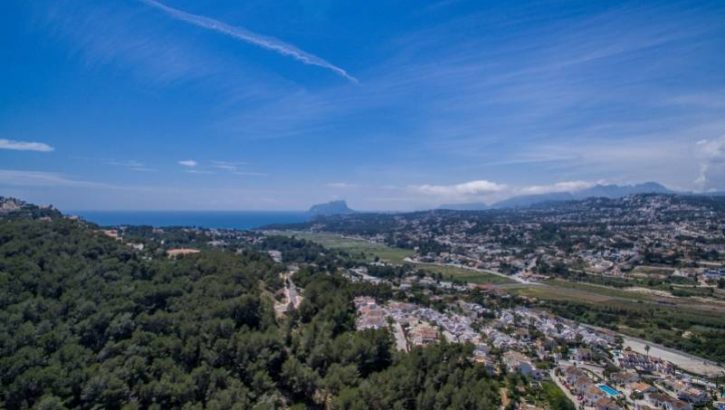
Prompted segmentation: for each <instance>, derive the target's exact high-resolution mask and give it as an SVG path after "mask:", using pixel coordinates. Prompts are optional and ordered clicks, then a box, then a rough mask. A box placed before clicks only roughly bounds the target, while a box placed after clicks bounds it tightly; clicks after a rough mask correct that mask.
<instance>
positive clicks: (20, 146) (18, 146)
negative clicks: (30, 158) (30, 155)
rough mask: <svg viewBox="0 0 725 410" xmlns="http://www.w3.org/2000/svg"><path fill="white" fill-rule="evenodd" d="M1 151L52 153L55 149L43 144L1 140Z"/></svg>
mask: <svg viewBox="0 0 725 410" xmlns="http://www.w3.org/2000/svg"><path fill="white" fill-rule="evenodd" d="M0 149H9V150H14V151H37V152H51V151H53V150H54V149H55V148H53V147H51V146H50V145H48V144H44V143H42V142H29V141H14V140H7V139H0Z"/></svg>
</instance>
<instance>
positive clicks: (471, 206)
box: [438, 202, 490, 211]
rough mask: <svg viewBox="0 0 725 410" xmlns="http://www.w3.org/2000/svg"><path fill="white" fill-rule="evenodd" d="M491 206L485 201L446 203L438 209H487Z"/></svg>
mask: <svg viewBox="0 0 725 410" xmlns="http://www.w3.org/2000/svg"><path fill="white" fill-rule="evenodd" d="M489 208H490V207H489V206H488V205H486V204H484V203H483V202H469V203H465V204H444V205H441V206H439V207H438V209H446V210H449V211H485V210H486V209H489Z"/></svg>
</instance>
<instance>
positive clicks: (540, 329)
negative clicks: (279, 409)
mask: <svg viewBox="0 0 725 410" xmlns="http://www.w3.org/2000/svg"><path fill="white" fill-rule="evenodd" d="M355 306H356V309H357V312H358V314H359V317H358V320H357V328H358V330H364V329H370V328H372V329H381V328H385V329H390V331H391V332H392V333H393V335H394V337H395V343H396V347H397V348H398V349H399V350H404V351H407V350H409V349H412V348H415V347H420V346H426V345H429V344H433V343H439V342H445V343H470V344H473V345H474V350H473V354H472V357H471V360H472V361H474V362H476V363H479V364H481V365H483V366H485V367H486V369H487V371H489V372H490V373H491V374H499V373H502V372H506V373H519V374H521V375H523V376H525V377H528V378H531V379H532V380H534V381H537V380H543V379H546V380H551V381H553V382H555V383H556V384H557V385H558V386H559V387H560V388H561V389H562V390H563V391H564V392H566V394H567V396H568V397H569V399H570V400H571V401H572V402H573V403H575V404H576V405H577V408H579V409H596V410H617V409H636V410H650V409H663V410H692V409H693V408H695V407H701V406H703V405H705V404H708V403H711V402H712V403H713V406H714V407H715V408H717V409H720V410H721V409H723V408H725V402H724V401H718V400H715V401H713V397H718V396H717V394H718V391H717V388H718V386H717V385H716V384H715V383H713V382H712V381H709V380H708V379H707V378H704V377H702V376H699V375H696V374H690V373H687V372H684V371H682V370H681V369H678V368H677V367H676V366H674V365H673V364H672V363H670V362H668V361H666V360H662V359H659V358H657V357H654V356H650V355H648V354H646V353H645V354H641V353H637V352H635V351H632V350H631V349H630V348H626V347H623V343H622V338H621V337H620V336H619V335H617V334H615V333H613V332H610V331H603V330H595V329H592V328H590V327H586V326H582V325H580V324H577V323H576V322H573V321H570V320H565V319H562V318H560V317H556V316H554V315H551V314H549V313H546V312H543V311H537V310H533V309H528V308H511V309H500V310H497V311H494V310H491V309H489V308H487V307H485V306H482V305H479V304H475V303H469V302H463V301H461V300H459V301H457V302H456V303H453V304H450V305H448V306H447V307H446V309H445V311H443V312H440V311H437V310H434V309H431V308H427V307H422V306H419V305H416V304H412V303H405V302H398V301H388V302H386V303H382V304H381V303H378V302H377V301H376V300H375V299H374V298H372V297H358V298H356V299H355ZM526 408H527V409H531V408H532V406H531V405H528V406H526Z"/></svg>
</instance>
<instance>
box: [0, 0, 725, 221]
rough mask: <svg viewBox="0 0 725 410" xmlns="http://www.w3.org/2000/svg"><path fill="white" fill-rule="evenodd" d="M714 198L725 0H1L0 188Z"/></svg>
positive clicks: (218, 200)
mask: <svg viewBox="0 0 725 410" xmlns="http://www.w3.org/2000/svg"><path fill="white" fill-rule="evenodd" d="M646 181H657V182H660V183H662V184H664V185H666V186H667V187H670V188H672V189H676V190H684V191H696V192H701V191H712V190H725V2H723V1H720V0H718V1H683V2H673V1H664V0H662V1H656V2H655V1H651V2H634V1H622V2H618V1H535V2H525V1H508V2H501V1H485V0H472V1H466V0H435V1H429V2H426V1H422V0H410V1H407V0H380V1H377V0H368V1H364V2H362V1H334V0H277V1H258V0H250V1H244V2H240V1H236V0H206V1H199V0H164V1H163V2H160V1H156V0H112V1H108V0H104V1H100V0H99V1H91V0H52V1H51V0H34V1H32V2H30V1H26V0H4V1H2V2H0V196H2V195H4V196H15V197H19V198H21V199H25V200H28V201H31V202H35V203H39V204H53V205H55V206H57V207H59V208H60V209H62V210H65V209H67V210H116V209H118V210H301V209H306V208H308V207H309V206H310V205H311V204H314V203H319V202H325V201H329V200H333V199H346V200H347V201H348V204H349V205H350V207H352V208H354V209H358V210H413V209H425V208H431V207H435V206H438V205H440V204H450V203H458V202H478V201H482V202H487V203H490V202H493V201H496V200H501V199H504V198H507V197H510V196H514V195H521V194H530V193H546V192H559V191H570V190H577V189H582V188H586V187H589V186H592V185H593V184H597V183H617V184H630V183H638V182H646Z"/></svg>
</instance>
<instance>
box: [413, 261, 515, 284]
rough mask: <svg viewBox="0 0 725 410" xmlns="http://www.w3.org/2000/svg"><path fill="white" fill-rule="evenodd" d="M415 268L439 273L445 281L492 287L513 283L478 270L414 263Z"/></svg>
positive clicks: (510, 280)
mask: <svg viewBox="0 0 725 410" xmlns="http://www.w3.org/2000/svg"><path fill="white" fill-rule="evenodd" d="M416 266H418V267H420V268H422V269H423V270H425V271H428V272H432V273H440V274H442V275H443V278H444V279H447V280H460V281H464V282H468V283H476V284H486V283H488V284H494V285H498V284H508V283H515V282H514V281H513V280H512V279H507V278H505V277H503V276H499V275H496V274H493V273H488V272H483V271H480V270H473V269H466V268H459V267H456V266H449V265H436V264H433V263H416Z"/></svg>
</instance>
